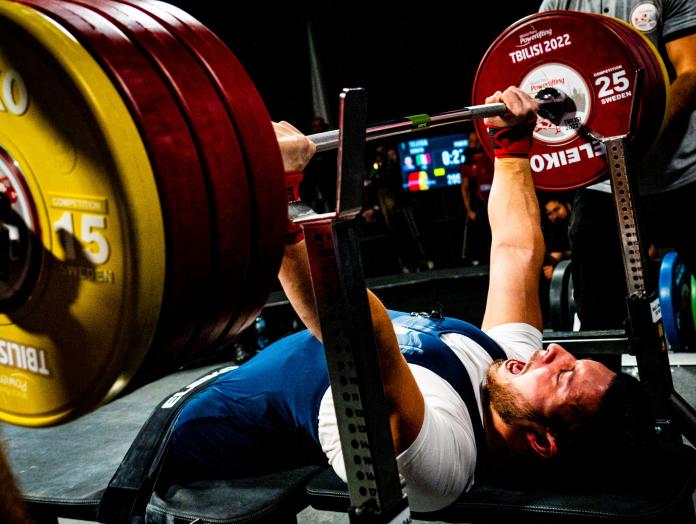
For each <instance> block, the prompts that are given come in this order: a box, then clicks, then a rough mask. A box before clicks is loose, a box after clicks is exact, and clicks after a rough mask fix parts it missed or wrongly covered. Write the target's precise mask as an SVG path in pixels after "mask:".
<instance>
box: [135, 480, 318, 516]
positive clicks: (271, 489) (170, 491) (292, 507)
mask: <svg viewBox="0 0 696 524" xmlns="http://www.w3.org/2000/svg"><path fill="white" fill-rule="evenodd" d="M322 470H323V468H321V467H317V466H306V467H304V468H298V469H295V470H290V471H283V472H279V473H274V474H269V475H261V476H257V477H250V478H245V479H235V480H205V481H196V482H191V483H189V484H186V485H178V484H173V485H171V486H169V487H167V488H164V489H161V488H158V489H157V490H155V493H154V494H153V495H152V498H151V499H150V503H149V504H148V506H147V510H146V515H145V517H146V522H148V523H152V524H179V523H181V524H184V523H185V524H188V523H190V522H191V521H192V520H194V518H197V519H200V520H196V524H204V523H207V522H210V523H225V524H241V523H242V522H244V523H251V522H254V523H269V524H270V523H281V522H292V521H294V519H295V514H296V513H298V512H299V511H301V510H302V509H304V508H305V507H306V506H307V504H308V501H307V496H306V493H305V486H306V484H307V481H308V480H309V479H310V478H312V477H313V476H315V475H316V474H318V473H319V472H321V471H322Z"/></svg>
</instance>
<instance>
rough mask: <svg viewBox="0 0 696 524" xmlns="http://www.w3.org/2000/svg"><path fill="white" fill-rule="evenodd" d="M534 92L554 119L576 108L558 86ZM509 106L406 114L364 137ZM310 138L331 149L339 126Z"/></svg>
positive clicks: (501, 110)
mask: <svg viewBox="0 0 696 524" xmlns="http://www.w3.org/2000/svg"><path fill="white" fill-rule="evenodd" d="M533 96H534V97H535V98H536V99H537V102H538V103H539V114H540V115H541V116H542V117H543V118H547V119H549V120H552V121H556V120H560V119H561V118H563V116H564V115H567V114H571V113H572V112H573V111H574V104H573V101H572V99H571V98H570V97H568V96H567V95H566V94H565V93H563V92H562V91H561V90H559V89H555V88H545V89H542V90H540V91H538V92H537V93H534V94H533ZM506 112H507V107H506V106H505V104H503V103H494V104H480V105H475V106H470V107H463V108H461V109H456V110H454V111H447V112H445V113H437V114H435V115H427V114H419V115H413V116H407V117H403V118H401V119H398V120H394V121H391V122H385V123H383V124H376V125H372V126H370V127H368V128H367V130H366V133H365V140H368V141H370V140H380V139H384V138H388V137H394V136H403V135H406V134H408V133H412V132H414V131H423V130H424V129H430V128H434V127H440V126H450V125H454V124H461V123H463V122H471V121H472V120H479V119H482V118H489V117H495V116H501V115H504V114H505V113H506ZM308 138H309V139H310V140H311V141H312V142H314V144H315V145H316V146H317V151H318V152H322V151H328V150H332V149H336V147H338V130H332V131H324V132H322V133H315V134H313V135H309V136H308Z"/></svg>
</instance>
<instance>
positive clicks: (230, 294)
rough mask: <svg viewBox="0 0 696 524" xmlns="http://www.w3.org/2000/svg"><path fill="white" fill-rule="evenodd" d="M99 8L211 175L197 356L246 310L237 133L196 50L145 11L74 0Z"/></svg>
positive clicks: (246, 248) (244, 201) (244, 194)
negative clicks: (146, 61) (175, 108)
mask: <svg viewBox="0 0 696 524" xmlns="http://www.w3.org/2000/svg"><path fill="white" fill-rule="evenodd" d="M71 1H72V2H73V3H78V4H81V5H84V6H85V7H88V8H90V9H92V10H94V11H97V12H99V13H100V14H102V15H103V16H105V17H106V18H108V19H109V21H110V22H112V23H113V24H114V25H116V26H117V27H118V28H119V29H121V30H122V31H123V32H124V33H125V34H126V35H127V36H128V37H129V38H130V39H131V41H132V42H133V43H135V44H136V45H137V46H139V47H140V49H141V50H142V51H143V53H145V54H146V55H148V56H149V57H151V58H152V60H153V63H154V64H155V66H156V69H157V71H158V73H159V74H160V76H161V77H162V78H163V80H164V81H165V82H166V83H168V84H169V85H170V86H171V87H172V93H173V94H174V96H175V99H176V101H177V103H178V105H179V108H180V109H181V112H182V114H183V115H184V116H185V117H186V120H187V122H188V123H189V126H190V128H191V131H192V135H193V137H194V139H195V140H196V145H197V147H198V153H199V157H200V158H201V159H202V161H203V167H204V172H205V174H206V175H207V176H208V200H209V202H210V204H211V206H210V211H211V215H212V220H211V234H212V237H213V239H214V242H213V246H212V247H213V250H212V253H211V258H212V261H213V270H212V272H211V273H210V274H209V275H207V278H208V280H209V282H208V299H207V301H206V305H205V308H203V310H199V311H193V312H191V313H192V314H193V315H195V314H198V315H200V316H199V333H198V335H197V339H198V341H197V342H192V344H189V346H188V350H187V354H186V355H185V356H184V358H185V359H186V358H188V357H189V356H191V354H192V353H194V352H197V351H200V350H201V349H204V348H206V347H209V346H210V345H211V344H213V343H214V342H215V340H216V339H217V338H218V337H219V336H220V335H221V333H222V331H223V330H224V329H225V327H226V326H227V324H228V323H229V321H230V319H231V318H236V316H238V314H239V312H240V304H241V302H242V297H240V296H239V290H240V289H241V288H242V286H243V283H244V282H245V280H246V277H247V271H248V266H249V255H250V242H251V239H250V228H249V226H248V225H249V224H250V223H251V210H250V205H249V183H248V180H247V173H246V170H245V167H244V159H243V157H242V152H241V150H240V148H239V143H238V142H237V138H236V135H235V130H234V127H233V125H232V123H231V122H230V119H229V118H228V117H227V112H226V109H225V106H224V104H223V102H222V101H221V100H220V98H219V97H218V94H217V92H216V90H215V88H214V86H213V85H212V84H211V82H210V80H209V79H208V77H207V75H206V74H205V73H204V71H203V70H202V69H201V68H200V66H199V64H198V62H197V60H196V59H195V58H194V56H193V55H192V54H191V52H190V50H189V49H188V48H186V47H184V46H183V45H182V44H181V42H180V41H179V40H178V39H176V38H175V37H174V36H173V35H172V34H171V33H170V32H169V31H168V30H167V29H166V28H165V27H163V26H162V24H160V23H159V22H157V21H156V20H155V19H153V18H152V17H151V16H149V15H148V14H147V13H145V12H143V11H141V10H139V9H136V8H134V7H132V6H129V5H126V4H121V3H116V2H107V1H104V0H89V1H86V0H71Z"/></svg>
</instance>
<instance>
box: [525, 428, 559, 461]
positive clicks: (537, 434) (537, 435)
mask: <svg viewBox="0 0 696 524" xmlns="http://www.w3.org/2000/svg"><path fill="white" fill-rule="evenodd" d="M525 439H526V441H527V445H528V446H529V448H530V449H531V450H532V452H533V453H534V454H536V455H538V456H539V457H541V458H544V459H548V458H553V457H555V456H556V454H557V453H558V448H557V447H556V437H555V436H554V435H553V433H551V432H550V431H549V430H548V428H544V427H541V426H536V425H535V426H533V427H529V428H527V429H525Z"/></svg>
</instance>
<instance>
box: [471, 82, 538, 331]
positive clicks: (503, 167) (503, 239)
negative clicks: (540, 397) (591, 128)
mask: <svg viewBox="0 0 696 524" xmlns="http://www.w3.org/2000/svg"><path fill="white" fill-rule="evenodd" d="M500 101H502V102H503V103H505V105H506V106H507V107H508V113H506V114H505V115H503V116H502V117H496V118H489V119H486V121H485V122H486V125H488V126H490V127H510V126H515V125H520V124H522V123H523V122H525V121H526V120H527V119H528V118H530V115H531V114H532V113H533V111H534V110H535V109H536V108H537V104H536V102H535V101H534V100H533V99H532V98H530V97H529V96H528V95H526V94H525V93H524V92H522V91H521V90H520V89H518V88H516V87H511V88H508V89H507V90H506V91H505V92H504V93H497V94H496V95H494V96H492V97H489V98H488V99H486V102H487V103H493V102H500ZM494 168H495V172H494V177H493V185H492V188H491V193H490V197H489V200H488V215H489V219H490V224H491V233H492V244H491V262H490V275H489V285H488V298H487V302H486V311H485V313H484V317H483V324H482V328H483V329H484V330H486V329H490V328H492V327H494V326H497V325H499V324H505V323H508V322H524V323H526V324H530V325H532V326H534V327H536V328H537V329H540V330H541V329H542V318H541V306H540V304H539V275H540V272H541V265H542V262H543V260H544V238H543V236H542V233H541V219H540V212H539V203H538V201H537V198H536V193H535V191H534V184H533V183H532V176H531V170H530V166H529V159H527V158H496V160H495V166H494Z"/></svg>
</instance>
